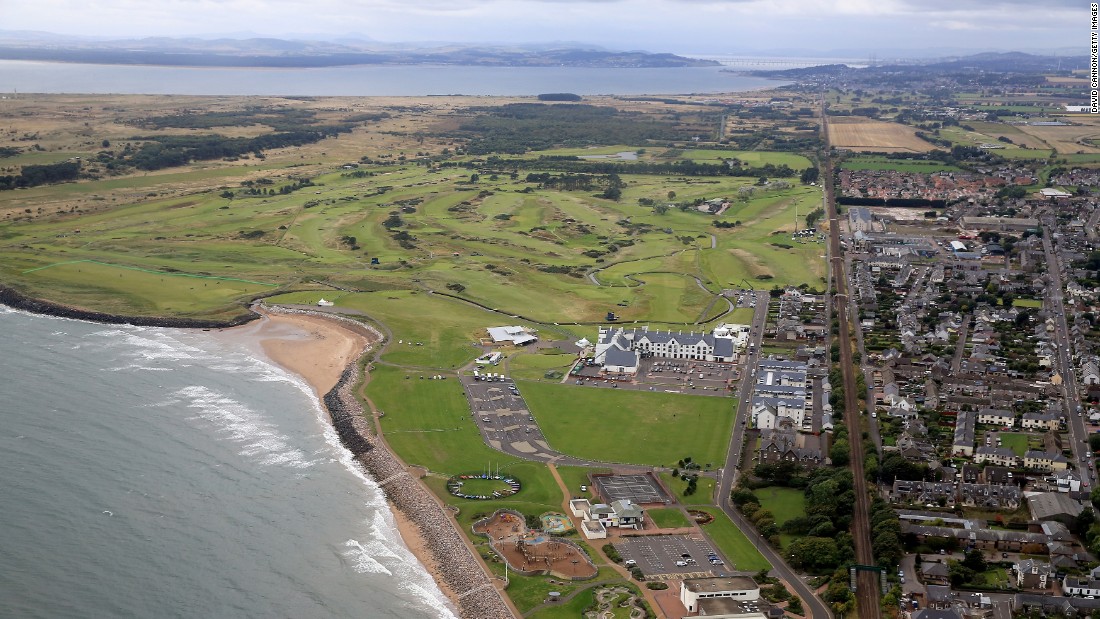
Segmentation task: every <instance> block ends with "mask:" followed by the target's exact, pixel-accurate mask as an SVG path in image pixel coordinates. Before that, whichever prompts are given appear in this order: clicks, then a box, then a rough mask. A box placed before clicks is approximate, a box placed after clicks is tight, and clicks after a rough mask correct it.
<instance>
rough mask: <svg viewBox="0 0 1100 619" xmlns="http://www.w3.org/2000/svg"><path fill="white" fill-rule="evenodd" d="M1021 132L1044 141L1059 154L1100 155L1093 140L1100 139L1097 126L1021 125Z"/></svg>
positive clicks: (1099, 149) (1099, 129) (1099, 150)
mask: <svg viewBox="0 0 1100 619" xmlns="http://www.w3.org/2000/svg"><path fill="white" fill-rule="evenodd" d="M1019 129H1020V131H1022V132H1024V133H1026V134H1027V135H1030V136H1034V137H1035V138H1036V139H1039V140H1042V141H1043V142H1044V143H1046V144H1048V145H1050V147H1051V148H1054V149H1056V150H1057V151H1058V153H1059V154H1063V153H1065V154H1079V155H1088V154H1096V153H1100V148H1098V147H1097V146H1096V145H1095V144H1094V143H1092V141H1093V140H1097V139H1100V127H1098V126H1096V125H1091V124H1090V125H1086V124H1073V125H1065V126H1049V125H1039V126H1036V125H1020V126H1019Z"/></svg>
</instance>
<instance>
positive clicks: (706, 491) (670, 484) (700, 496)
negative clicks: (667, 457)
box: [660, 465, 715, 505]
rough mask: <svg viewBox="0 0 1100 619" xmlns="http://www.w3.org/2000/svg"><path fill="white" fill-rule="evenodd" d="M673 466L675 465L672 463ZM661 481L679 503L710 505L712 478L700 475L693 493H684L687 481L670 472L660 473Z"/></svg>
mask: <svg viewBox="0 0 1100 619" xmlns="http://www.w3.org/2000/svg"><path fill="white" fill-rule="evenodd" d="M674 466H675V465H674ZM660 476H661V483H663V484H664V485H665V488H667V489H668V490H670V491H671V492H672V496H673V498H675V499H676V500H677V501H679V502H680V504H681V505H711V504H713V503H712V501H713V500H714V483H715V482H714V478H713V477H702V476H700V477H699V479H698V480H697V481H696V482H695V494H684V491H686V490H687V482H686V481H684V480H683V479H680V478H679V477H675V478H674V477H673V476H672V474H671V473H661V474H660Z"/></svg>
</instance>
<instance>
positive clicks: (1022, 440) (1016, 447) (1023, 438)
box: [997, 432, 1029, 458]
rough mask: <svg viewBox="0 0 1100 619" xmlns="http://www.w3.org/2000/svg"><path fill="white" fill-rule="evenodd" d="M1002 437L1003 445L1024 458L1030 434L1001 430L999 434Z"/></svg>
mask: <svg viewBox="0 0 1100 619" xmlns="http://www.w3.org/2000/svg"><path fill="white" fill-rule="evenodd" d="M997 436H998V437H1000V439H1001V446H1002V447H1007V448H1008V449H1011V450H1012V453H1014V454H1016V455H1017V456H1019V457H1021V458H1023V457H1024V454H1025V453H1027V450H1028V436H1029V435H1028V434H1023V433H1018V432H1001V433H999V434H998V435H997Z"/></svg>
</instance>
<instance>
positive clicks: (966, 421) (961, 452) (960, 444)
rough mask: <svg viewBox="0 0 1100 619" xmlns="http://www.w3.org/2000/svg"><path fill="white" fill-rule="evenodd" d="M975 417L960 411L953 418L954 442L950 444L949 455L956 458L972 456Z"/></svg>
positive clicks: (967, 412) (969, 412) (968, 412)
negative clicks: (953, 455)
mask: <svg viewBox="0 0 1100 619" xmlns="http://www.w3.org/2000/svg"><path fill="white" fill-rule="evenodd" d="M975 421H976V418H975V415H974V413H973V412H971V411H960V412H959V414H958V416H957V417H956V418H955V441H954V442H953V443H951V453H953V454H955V455H956V456H973V455H974V423H975Z"/></svg>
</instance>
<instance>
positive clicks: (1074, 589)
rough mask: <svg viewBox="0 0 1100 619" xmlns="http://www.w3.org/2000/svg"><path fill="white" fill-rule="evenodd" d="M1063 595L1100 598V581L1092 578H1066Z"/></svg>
mask: <svg viewBox="0 0 1100 619" xmlns="http://www.w3.org/2000/svg"><path fill="white" fill-rule="evenodd" d="M1062 593H1064V594H1065V595H1079V596H1081V597H1089V596H1092V597H1094V598H1095V597H1100V579H1097V578H1095V577H1092V576H1089V577H1083V576H1066V577H1065V579H1064V580H1063V581H1062Z"/></svg>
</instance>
